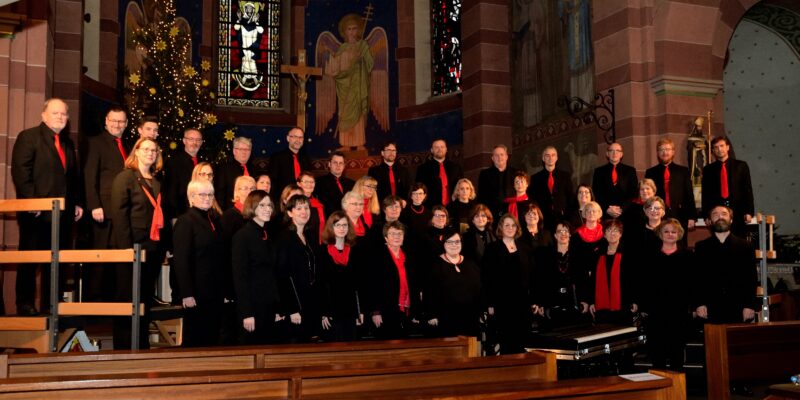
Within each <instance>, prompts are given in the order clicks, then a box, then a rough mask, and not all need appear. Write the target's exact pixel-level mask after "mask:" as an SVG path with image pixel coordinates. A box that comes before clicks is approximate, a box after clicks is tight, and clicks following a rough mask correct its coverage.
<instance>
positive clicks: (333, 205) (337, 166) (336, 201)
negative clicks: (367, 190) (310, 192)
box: [314, 151, 355, 218]
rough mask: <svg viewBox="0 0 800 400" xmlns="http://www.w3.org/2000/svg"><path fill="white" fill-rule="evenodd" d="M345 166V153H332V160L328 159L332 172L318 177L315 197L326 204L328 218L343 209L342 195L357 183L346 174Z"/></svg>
mask: <svg viewBox="0 0 800 400" xmlns="http://www.w3.org/2000/svg"><path fill="white" fill-rule="evenodd" d="M344 167H345V159H344V154H342V153H340V152H338V151H337V152H335V153H333V154H332V155H331V160H330V161H328V169H329V170H330V172H329V173H328V174H325V175H323V176H321V177H319V178H317V185H316V187H315V188H314V197H316V198H318V199H319V201H320V202H321V203H322V205H323V206H324V208H325V217H326V218H327V217H328V216H329V215H331V213H333V212H334V211H337V210H341V209H342V197H344V194H345V193H347V192H349V191H351V190H352V189H353V185H355V182H353V180H352V179H350V178H348V177H346V176H344Z"/></svg>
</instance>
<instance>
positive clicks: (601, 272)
mask: <svg viewBox="0 0 800 400" xmlns="http://www.w3.org/2000/svg"><path fill="white" fill-rule="evenodd" d="M606 257H610V256H608V255H605V256H602V257H598V259H597V272H596V274H595V276H594V278H595V279H594V306H595V308H596V309H597V310H611V311H619V310H621V309H622V296H621V294H620V293H621V290H620V284H619V264H620V260H621V259H622V253H620V252H617V253H616V254H614V255H613V256H612V257H614V264H613V265H612V266H611V290H610V291H609V282H608V271H606Z"/></svg>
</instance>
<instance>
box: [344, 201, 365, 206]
mask: <svg viewBox="0 0 800 400" xmlns="http://www.w3.org/2000/svg"><path fill="white" fill-rule="evenodd" d="M347 205H348V206H361V205H362V204H361V203H359V202H356V201H351V202H350V203H347Z"/></svg>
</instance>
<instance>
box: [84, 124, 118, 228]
mask: <svg viewBox="0 0 800 400" xmlns="http://www.w3.org/2000/svg"><path fill="white" fill-rule="evenodd" d="M85 160H86V164H85V166H84V169H83V179H84V186H85V189H86V211H87V212H88V213H91V211H92V210H94V209H96V208H102V209H103V213H104V214H105V217H106V218H111V215H110V211H111V184H112V183H113V181H114V177H116V176H117V174H119V173H120V171H122V169H123V168H125V160H124V159H123V158H122V154H120V152H119V147H117V142H116V140H115V138H114V136H112V135H111V134H110V133H108V132H107V131H103V132H102V133H100V134H99V135H97V136H92V137H90V138H89V139H88V140H87V144H86V157H85Z"/></svg>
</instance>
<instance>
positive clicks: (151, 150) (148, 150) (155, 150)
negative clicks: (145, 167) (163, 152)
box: [139, 147, 158, 154]
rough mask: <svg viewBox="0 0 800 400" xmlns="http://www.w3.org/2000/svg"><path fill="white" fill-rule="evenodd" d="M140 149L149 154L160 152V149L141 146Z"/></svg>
mask: <svg viewBox="0 0 800 400" xmlns="http://www.w3.org/2000/svg"><path fill="white" fill-rule="evenodd" d="M139 150H140V151H142V152H143V153H147V154H153V153H158V149H146V148H144V147H140V148H139Z"/></svg>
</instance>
